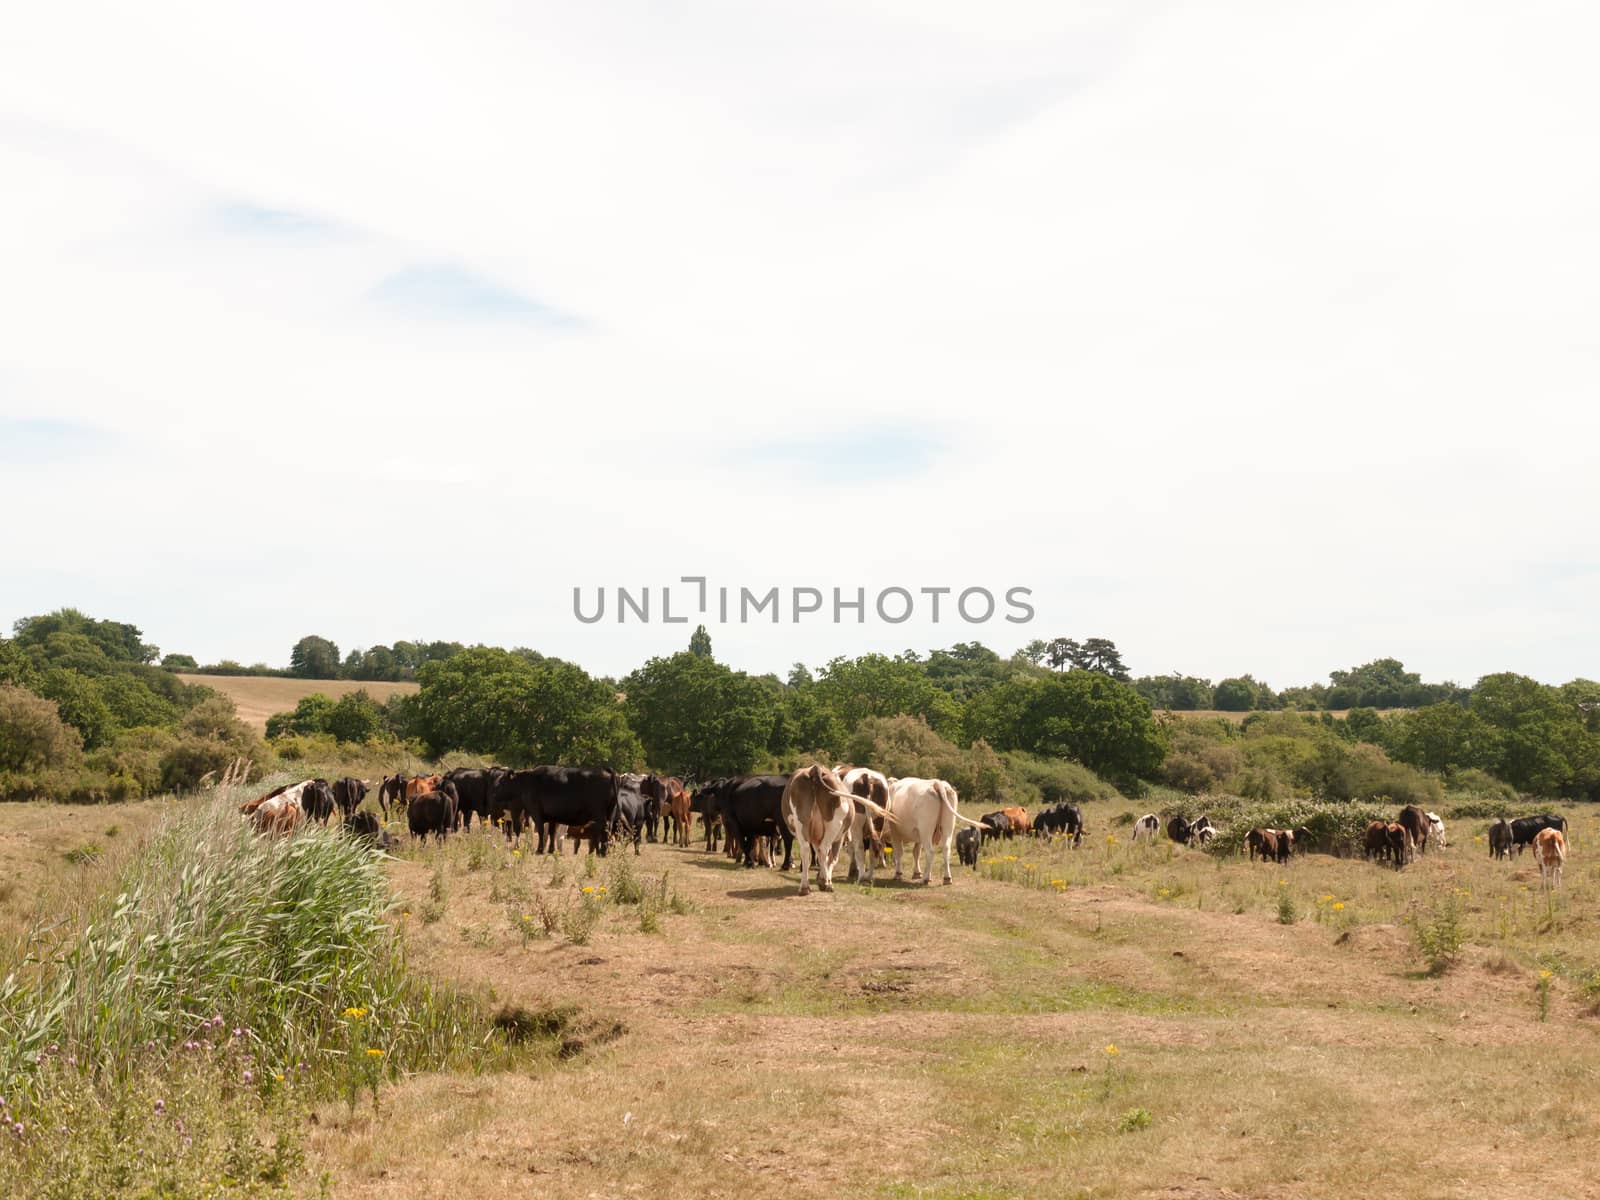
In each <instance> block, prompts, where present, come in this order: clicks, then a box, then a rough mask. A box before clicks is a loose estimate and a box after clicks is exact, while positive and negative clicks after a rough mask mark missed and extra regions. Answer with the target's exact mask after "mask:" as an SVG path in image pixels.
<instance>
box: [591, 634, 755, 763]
mask: <svg viewBox="0 0 1600 1200" xmlns="http://www.w3.org/2000/svg"><path fill="white" fill-rule="evenodd" d="M772 682H773V683H774V684H776V683H777V681H776V680H773V681H772ZM622 687H623V691H624V692H626V693H627V697H628V698H627V702H626V704H625V710H626V713H627V717H628V723H629V725H630V726H632V728H633V729H634V730H635V731H636V732H637V733H638V735H639V740H640V742H642V743H643V745H644V751H645V754H646V756H647V758H648V761H649V762H650V764H651V765H652V766H654V767H655V768H656V769H658V770H665V771H669V772H672V773H673V774H679V775H685V776H687V777H689V778H693V779H708V778H711V777H713V776H717V775H732V774H738V773H740V772H745V771H749V770H750V769H751V768H752V767H753V766H754V765H755V764H756V762H757V760H758V759H759V758H761V756H762V755H763V754H764V753H766V752H767V751H768V749H769V745H770V743H771V741H772V737H773V729H774V725H775V723H776V722H777V720H778V716H779V711H780V709H779V703H778V701H777V699H776V696H775V691H774V690H769V688H768V687H767V686H765V685H764V684H763V683H762V682H761V681H760V680H757V679H752V678H751V677H750V676H748V675H746V674H745V673H744V672H743V671H735V670H733V669H731V668H729V667H725V666H723V665H722V664H721V663H719V662H716V661H715V660H714V659H711V658H709V657H703V656H701V655H698V654H695V653H694V652H692V651H683V652H681V653H678V654H674V655H672V656H671V657H670V658H652V659H651V660H650V661H649V662H647V663H645V664H644V666H642V667H640V668H639V669H638V670H637V671H635V672H634V673H633V674H631V675H629V676H628V677H627V678H626V679H624V680H623V682H622ZM776 690H781V685H779V689H776Z"/></svg>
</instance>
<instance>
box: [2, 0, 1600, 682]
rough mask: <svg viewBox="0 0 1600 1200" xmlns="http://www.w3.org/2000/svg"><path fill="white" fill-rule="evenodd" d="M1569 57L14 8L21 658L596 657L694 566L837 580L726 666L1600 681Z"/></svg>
mask: <svg viewBox="0 0 1600 1200" xmlns="http://www.w3.org/2000/svg"><path fill="white" fill-rule="evenodd" d="M1597 40H1600V9H1596V8H1595V6H1593V5H1592V4H1586V3H1577V2H1573V3H1548V2H1541V0H1529V2H1527V3H1521V4H1516V5H1507V4H1490V3H1473V2H1466V3H1464V2H1462V0H1381V2H1373V3H1363V2H1354V3H1349V4H1341V5H1328V4H1323V3H1302V2H1296V0H1270V2H1269V0H1251V2H1244V0H1210V2H1208V3H1202V4H1177V3H1171V2H1166V3H1156V2H1146V0H1118V2H1115V3H1113V2H1111V0H1101V2H1088V0H1050V2H1048V3H1044V2H1039V3H1032V2H1022V0H1018V2H1007V0H996V2H992V3H987V4H983V5H974V4H947V3H939V2H937V0H918V2H916V3H912V2H910V0H882V2H878V0H851V2H849V3H842V2H841V3H830V2H828V0H820V2H819V0H809V2H807V3H803V4H802V3H765V4H763V3H756V4H748V3H744V4H732V3H679V4H670V5H668V4H645V3H637V2H628V0H621V2H616V3H611V4H605V5H571V4H544V3H523V2H518V3H511V2H509V0H504V2H496V3H488V2H476V0H461V2H457V3H453V4H450V5H447V6H439V5H423V4H414V3H396V2H395V0H388V2H386V3H382V4H378V3H361V2H359V0H358V2H354V3H347V4H342V5H337V6H328V5H322V4H318V5H313V4H302V3H294V2H288V3H280V4H275V5H270V6H269V5H235V4H218V3H203V4H202V3H194V4H184V3H156V4H153V5H146V6H138V7H129V6H127V5H113V4H105V5H100V4H88V3H72V2H64V3H61V4H54V5H31V6H24V8H22V9H19V10H18V11H16V12H15V13H13V14H12V15H11V16H10V17H9V18H8V20H7V34H6V37H5V38H4V39H0V181H3V186H0V462H3V463H4V469H3V470H0V514H3V518H0V562H3V564H4V570H3V571H0V621H3V622H5V623H6V624H9V623H10V622H11V621H13V620H15V619H16V618H18V617H21V616H24V615H27V614H30V613H37V612H43V611H48V610H50V609H53V608H57V607H61V606H65V605H71V606H74V607H78V608H82V609H84V610H86V611H89V612H91V613H93V614H94V615H97V616H104V617H111V618H114V619H117V620H123V621H131V622H132V623H134V624H136V625H138V626H139V627H140V628H141V629H143V630H144V631H145V634H146V636H147V638H148V639H149V640H151V641H154V642H156V643H158V644H159V645H160V646H161V647H162V649H163V650H164V651H180V652H186V653H190V654H193V655H195V656H196V657H197V658H199V659H200V660H201V661H215V660H217V659H221V658H224V657H226V658H233V659H238V660H240V661H244V662H252V661H258V660H259V661H267V662H270V663H275V664H282V663H284V662H286V660H287V657H288V651H289V648H290V646H291V645H292V644H293V643H294V641H295V640H296V639H298V638H299V637H300V636H302V635H304V634H308V633H317V634H320V635H323V636H326V637H329V638H331V639H333V640H334V641H335V642H337V643H338V644H339V645H340V646H341V647H343V648H345V649H349V648H351V647H354V646H369V645H372V644H374V643H379V642H382V643H388V642H392V641H394V640H396V639H400V638H419V637H420V638H426V639H435V638H437V639H446V640H459V641H464V642H469V643H471V642H477V641H482V642H487V643H491V644H500V645H527V646H533V647H535V648H537V649H540V650H541V651H544V652H545V653H550V654H556V655H560V656H562V657H565V658H570V659H573V660H574V661H577V662H580V663H582V664H583V665H584V666H586V667H588V668H589V669H591V670H593V671H596V672H601V673H608V674H620V673H623V672H626V671H627V670H629V669H631V668H632V667H633V666H635V665H637V664H638V663H639V662H641V661H642V660H643V659H645V658H646V657H648V656H650V655H654V654H664V653H670V652H672V651H674V650H677V649H679V648H681V647H682V646H683V645H685V644H686V643H687V636H688V635H687V631H686V628H685V627H684V626H682V625H677V624H671V625H669V624H664V623H662V622H661V621H660V620H659V619H657V620H654V621H652V622H650V623H641V622H638V621H630V622H628V623H626V624H618V623H616V622H615V621H614V620H606V621H602V622H598V623H595V624H585V623H582V622H580V621H578V620H576V619H575V617H574V615H573V590H574V588H582V589H585V595H586V596H587V597H590V598H591V599H590V600H586V605H587V604H591V603H592V597H593V595H594V593H595V589H598V588H601V587H604V588H607V589H614V588H616V587H618V586H622V587H627V588H630V589H632V590H634V591H636V592H637V591H639V590H641V589H643V588H645V587H649V588H650V589H651V590H652V592H653V593H655V595H656V601H655V608H654V610H653V615H657V614H659V605H660V589H661V588H662V587H664V586H667V585H677V587H678V588H687V587H690V586H692V585H683V584H680V583H678V581H679V579H680V578H681V577H683V576H704V577H706V578H707V580H708V581H709V585H710V586H711V587H712V588H716V587H718V586H729V587H732V588H734V589H737V588H739V587H749V588H751V589H752V590H754V591H758V592H761V591H765V589H767V588H769V587H773V586H777V587H780V588H783V589H791V588H795V587H816V588H818V589H821V590H822V591H823V592H824V594H825V595H829V594H830V593H831V589H832V588H835V587H838V588H841V589H843V590H844V591H845V592H846V594H847V596H853V594H854V592H855V589H857V588H858V587H859V588H863V589H865V590H866V592H867V595H868V597H869V619H868V620H867V621H865V622H862V623H857V622H855V621H854V619H853V618H852V619H850V620H848V621H847V622H846V623H844V624H834V623H832V621H831V620H820V619H816V618H812V619H806V620H801V621H800V622H798V623H795V622H791V621H784V622H782V623H780V624H778V625H772V624H770V623H766V622H752V623H749V624H739V623H737V621H735V622H733V623H730V624H721V623H719V622H717V621H715V620H713V621H712V622H710V632H711V634H712V638H713V645H714V647H715V649H716V652H717V656H718V657H719V658H722V659H723V660H725V661H728V662H731V663H732V664H734V665H735V666H738V667H742V668H746V669H750V670H757V671H767V670H772V671H778V672H779V673H783V672H785V671H786V670H787V669H788V666H789V664H791V663H792V662H795V661H804V662H807V663H810V664H812V665H813V666H815V665H817V664H819V663H822V662H825V661H826V660H827V659H829V658H831V657H833V656H834V655H836V654H860V653H864V652H867V651H870V650H882V651H889V652H896V651H900V650H903V649H906V648H911V647H915V648H919V649H926V648H929V647H933V646H947V645H950V644H953V643H955V642H958V641H967V640H978V641H983V642H985V643H986V644H989V645H991V646H993V647H994V648H996V649H998V650H1000V651H1001V652H1002V653H1009V652H1010V651H1011V650H1012V649H1014V648H1015V647H1017V646H1018V645H1020V644H1022V643H1023V642H1025V641H1028V640H1030V639H1032V638H1035V637H1041V638H1052V637H1057V636H1070V637H1077V638H1080V639H1081V638H1084V637H1090V636H1103V637H1109V638H1112V639H1113V640H1114V641H1116V643H1117V644H1118V646H1119V647H1120V648H1121V649H1122V651H1123V654H1124V657H1125V659H1126V660H1127V663H1128V665H1129V666H1130V667H1131V668H1132V669H1133V670H1134V671H1135V672H1136V673H1141V674H1142V673H1161V672H1166V671H1183V672H1187V673H1192V674H1198V675H1204V676H1207V677H1210V678H1213V679H1217V678H1221V677H1223V676H1226V675H1231V674H1236V673H1240V672H1246V671H1248V672H1252V673H1254V674H1255V675H1256V676H1257V677H1258V678H1262V679H1265V680H1267V681H1269V682H1271V683H1273V684H1274V685H1276V686H1279V687H1283V686H1288V685H1291V684H1300V683H1309V682H1313V681H1315V680H1319V679H1324V678H1325V677H1326V675H1327V672H1328V671H1329V670H1330V669H1336V668H1341V667H1349V666H1352V665H1354V664H1357V663H1361V662H1366V661H1369V660H1370V659H1373V658H1377V657H1381V656H1391V655H1392V656H1395V657H1399V658H1402V659H1403V660H1404V661H1405V662H1406V663H1407V665H1408V666H1409V667H1410V668H1411V669H1413V670H1417V671H1420V672H1421V673H1422V674H1423V675H1424V676H1425V677H1426V678H1429V679H1444V678H1450V679H1456V680H1459V681H1462V682H1469V683H1470V682H1471V681H1472V680H1474V679H1476V678H1477V677H1479V676H1480V675H1482V674H1485V673H1488V672H1491V671H1498V670H1518V671H1523V672H1526V673H1528V674H1532V675H1535V676H1537V677H1539V678H1542V679H1546V680H1548V681H1551V682H1559V681H1562V680H1566V679H1569V678H1573V677H1576V676H1589V677H1600V537H1597V536H1596V533H1595V525H1596V519H1597V514H1600V472H1597V471H1596V466H1597V462H1600V449H1597V448H1600V436H1597V435H1600V403H1597V400H1600V216H1597V214H1600V154H1597V153H1596V147H1597V144H1600V136H1597V135H1600V74H1597V73H1596V72H1595V71H1594V70H1593V69H1592V62H1591V61H1590V59H1591V57H1592V55H1591V48H1592V47H1593V46H1594V45H1595V44H1596V42H1597ZM887 587H903V588H906V589H907V590H909V591H911V592H913V594H919V590H920V589H922V588H926V587H951V588H953V589H955V590H956V591H958V592H959V591H960V590H962V589H965V588H969V587H984V588H988V589H989V590H990V591H992V592H994V593H996V594H997V595H999V594H1003V593H1004V592H1005V590H1006V589H1008V588H1011V587H1026V588H1029V589H1031V599H1030V603H1031V605H1032V607H1033V610H1034V618H1033V620H1032V621H1031V622H1029V623H1027V624H1009V623H1006V622H1005V621H1003V620H1001V619H999V617H998V616H997V618H996V619H995V620H992V621H990V622H988V623H967V622H964V621H961V620H960V619H955V620H951V619H950V613H949V610H948V605H946V609H945V611H944V612H943V613H942V614H941V616H942V617H943V618H944V619H943V620H941V621H940V622H938V623H935V622H933V621H932V620H931V616H930V614H929V612H928V610H927V608H926V606H922V607H919V608H918V609H917V610H916V611H915V612H914V614H913V616H912V618H911V619H910V620H908V621H905V622H903V623H899V624H889V623H886V622H883V621H880V620H877V619H876V618H875V616H873V615H871V614H870V598H871V597H873V596H875V595H876V594H877V593H878V592H879V591H880V590H881V589H883V588H887ZM684 594H687V591H685V593H684ZM787 594H788V593H787V592H786V593H785V595H787ZM786 603H787V601H786ZM675 607H676V602H675ZM614 609H615V605H614V603H613V609H612V611H613V612H614ZM1005 611H1006V609H1005V608H1004V606H1003V605H1002V606H1001V608H1000V613H1002V614H1003V613H1004V612H1005ZM829 615H830V616H831V613H830V614H829ZM846 615H847V616H849V615H850V614H846ZM630 616H631V614H630ZM688 628H692V625H690V626H689V627H688Z"/></svg>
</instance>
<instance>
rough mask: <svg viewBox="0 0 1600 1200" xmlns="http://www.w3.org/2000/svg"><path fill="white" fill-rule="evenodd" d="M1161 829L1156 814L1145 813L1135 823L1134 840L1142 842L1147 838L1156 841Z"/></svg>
mask: <svg viewBox="0 0 1600 1200" xmlns="http://www.w3.org/2000/svg"><path fill="white" fill-rule="evenodd" d="M1160 829H1161V822H1160V821H1159V820H1157V819H1156V815H1155V813H1145V815H1144V816H1142V817H1140V818H1139V819H1138V820H1137V821H1135V822H1134V823H1133V840H1134V841H1136V842H1142V841H1144V840H1145V839H1146V838H1149V839H1150V840H1151V841H1155V838H1156V834H1157V833H1158V832H1159V831H1160Z"/></svg>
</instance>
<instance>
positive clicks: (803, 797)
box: [780, 764, 854, 896]
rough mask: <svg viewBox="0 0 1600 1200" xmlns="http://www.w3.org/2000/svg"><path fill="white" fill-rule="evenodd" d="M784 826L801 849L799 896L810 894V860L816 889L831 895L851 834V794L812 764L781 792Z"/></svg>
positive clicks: (796, 773)
mask: <svg viewBox="0 0 1600 1200" xmlns="http://www.w3.org/2000/svg"><path fill="white" fill-rule="evenodd" d="M780 811H781V812H782V813H783V823H784V824H785V825H787V826H788V827H789V832H790V833H792V834H794V840H795V843H796V845H797V846H798V847H799V849H800V894H801V895H802V896H804V895H807V894H809V893H810V891H811V860H812V859H813V858H815V859H816V863H817V888H818V889H819V890H820V891H824V892H831V891H833V867H834V864H835V863H836V862H838V861H839V848H840V847H841V846H843V845H844V840H845V835H846V834H847V833H848V832H849V831H850V819H851V816H852V814H853V812H854V805H852V803H851V796H850V793H849V792H847V791H845V790H844V785H843V784H842V783H841V782H840V781H839V777H838V776H837V775H835V774H834V773H833V772H832V771H830V770H828V768H827V767H824V766H821V765H818V764H813V765H812V766H809V767H804V768H802V769H801V770H798V771H796V772H795V773H794V774H793V775H791V776H790V777H789V784H788V786H787V787H785V788H784V789H783V802H782V804H781V806H780Z"/></svg>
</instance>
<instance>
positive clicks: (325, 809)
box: [300, 779, 334, 825]
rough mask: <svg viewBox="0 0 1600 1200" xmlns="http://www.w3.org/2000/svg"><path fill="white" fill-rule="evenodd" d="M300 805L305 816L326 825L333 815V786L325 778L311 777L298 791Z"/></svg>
mask: <svg viewBox="0 0 1600 1200" xmlns="http://www.w3.org/2000/svg"><path fill="white" fill-rule="evenodd" d="M300 807H301V808H303V809H305V813H306V816H308V817H310V818H311V819H312V820H313V821H315V822H317V823H318V824H319V825H326V824H327V823H328V818H329V817H331V816H333V807H334V805H333V788H332V787H331V786H330V785H329V783H328V781H327V780H326V779H313V780H312V781H311V782H310V783H308V784H306V786H305V790H304V791H303V792H301V793H300Z"/></svg>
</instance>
